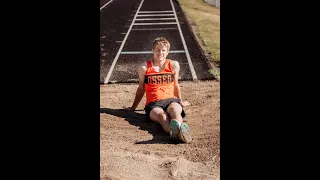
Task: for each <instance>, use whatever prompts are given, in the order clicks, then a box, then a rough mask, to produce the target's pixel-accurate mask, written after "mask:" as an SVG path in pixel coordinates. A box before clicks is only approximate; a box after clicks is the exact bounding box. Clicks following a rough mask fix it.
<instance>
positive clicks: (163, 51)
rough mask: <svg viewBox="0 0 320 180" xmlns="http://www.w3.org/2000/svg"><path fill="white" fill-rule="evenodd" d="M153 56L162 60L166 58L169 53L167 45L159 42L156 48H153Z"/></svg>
mask: <svg viewBox="0 0 320 180" xmlns="http://www.w3.org/2000/svg"><path fill="white" fill-rule="evenodd" d="M152 52H153V58H154V59H159V60H160V61H163V60H166V58H167V55H168V54H169V52H168V49H167V47H166V46H164V45H162V44H157V45H156V46H155V47H154V49H152Z"/></svg>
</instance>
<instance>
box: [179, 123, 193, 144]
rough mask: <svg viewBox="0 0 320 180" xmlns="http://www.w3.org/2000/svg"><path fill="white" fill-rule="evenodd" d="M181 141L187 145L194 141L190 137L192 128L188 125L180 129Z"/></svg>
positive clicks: (184, 124)
mask: <svg viewBox="0 0 320 180" xmlns="http://www.w3.org/2000/svg"><path fill="white" fill-rule="evenodd" d="M179 134H180V136H179V138H180V140H181V141H183V142H185V143H190V142H191V141H192V138H191V136H190V128H189V126H188V125H187V124H186V123H182V124H181V127H180V133H179Z"/></svg>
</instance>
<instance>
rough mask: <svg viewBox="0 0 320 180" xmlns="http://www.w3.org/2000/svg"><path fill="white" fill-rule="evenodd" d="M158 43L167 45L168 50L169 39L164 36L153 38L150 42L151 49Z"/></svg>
mask: <svg viewBox="0 0 320 180" xmlns="http://www.w3.org/2000/svg"><path fill="white" fill-rule="evenodd" d="M158 44H161V45H163V46H165V47H167V49H168V51H169V49H170V43H169V41H168V40H167V39H166V38H164V37H157V38H156V39H155V40H153V43H152V49H154V48H155V47H156V45H158Z"/></svg>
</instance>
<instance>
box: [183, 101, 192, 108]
mask: <svg viewBox="0 0 320 180" xmlns="http://www.w3.org/2000/svg"><path fill="white" fill-rule="evenodd" d="M181 105H182V106H183V107H186V106H190V105H191V103H190V102H189V101H181Z"/></svg>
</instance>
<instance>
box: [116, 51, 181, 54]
mask: <svg viewBox="0 0 320 180" xmlns="http://www.w3.org/2000/svg"><path fill="white" fill-rule="evenodd" d="M175 53H185V51H184V50H175V51H169V54H175ZM120 54H152V51H123V52H121V53H120Z"/></svg>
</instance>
